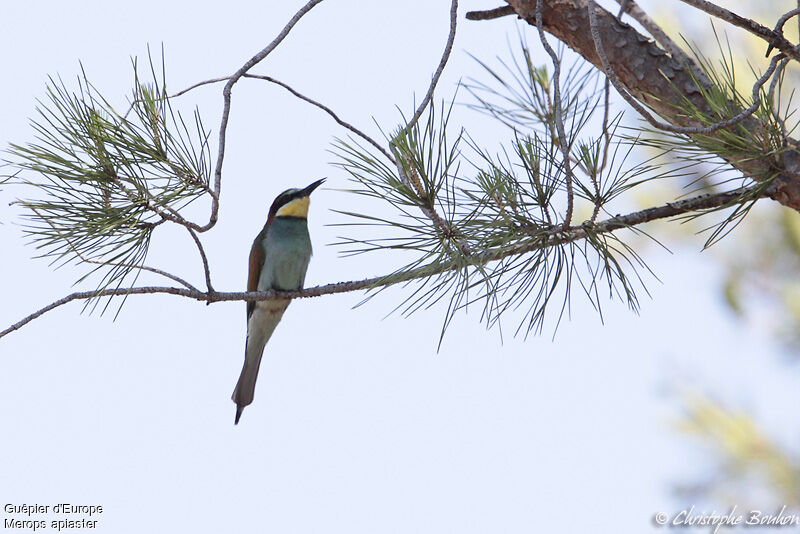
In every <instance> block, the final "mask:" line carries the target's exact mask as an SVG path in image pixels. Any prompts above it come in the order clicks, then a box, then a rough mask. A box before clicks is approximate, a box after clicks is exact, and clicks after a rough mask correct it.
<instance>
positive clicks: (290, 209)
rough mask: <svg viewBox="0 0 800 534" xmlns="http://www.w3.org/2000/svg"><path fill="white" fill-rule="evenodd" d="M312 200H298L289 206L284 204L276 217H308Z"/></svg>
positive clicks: (306, 198)
mask: <svg viewBox="0 0 800 534" xmlns="http://www.w3.org/2000/svg"><path fill="white" fill-rule="evenodd" d="M310 201H311V199H309V198H308V197H302V198H296V199H294V200H292V201H291V202H289V203H288V204H284V205H283V206H281V208H280V209H279V210H278V213H276V214H275V215H276V216H277V217H302V218H304V219H305V218H307V217H308V205H309V203H310Z"/></svg>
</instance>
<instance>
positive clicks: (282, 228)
mask: <svg viewBox="0 0 800 534" xmlns="http://www.w3.org/2000/svg"><path fill="white" fill-rule="evenodd" d="M262 243H263V245H264V250H265V252H266V254H265V257H264V267H262V269H261V276H260V278H259V281H258V290H259V291H266V290H267V289H282V290H284V291H294V290H297V289H302V288H303V282H304V281H305V279H306V271H307V270H308V262H309V260H310V259H311V238H310V237H309V235H308V221H306V219H303V218H299V217H276V218H275V219H273V221H272V224H270V225H269V228H268V229H267V233H266V235H265V236H264V238H263V240H262Z"/></svg>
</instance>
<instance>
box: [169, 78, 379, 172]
mask: <svg viewBox="0 0 800 534" xmlns="http://www.w3.org/2000/svg"><path fill="white" fill-rule="evenodd" d="M242 78H252V79H254V80H264V81H267V82H270V83H274V84H275V85H279V86H281V87H283V88H284V89H286V90H287V91H289V92H290V93H292V94H293V95H294V96H296V97H297V98H299V99H300V100H303V101H304V102H308V103H309V104H311V105H312V106H316V107H318V108H319V109H321V110H322V111H324V112H325V113H327V114H328V115H330V116H331V118H333V120H335V121H336V123H337V124H338V125H339V126H341V127H343V128H346V129H347V130H350V131H351V132H353V133H354V134H356V135H357V136H359V137H361V138H362V139H364V140H365V141H366V142H368V143H369V144H371V145H372V146H374V147H375V148H377V149H378V150H380V152H381V153H382V154H383V155H384V156H386V158H387V159H388V160H389V161H391V162H392V163H394V158H393V157H392V155H391V154H389V152H387V151H386V149H385V148H383V147H382V146H381V145H380V144H379V143H378V142H377V141H375V140H374V139H373V138H371V137H370V136H368V135H367V134H365V133H364V132H362V131H361V130H359V129H358V128H356V127H355V126H353V125H352V124H350V123H349V122H347V121H344V120H342V119H340V118H339V116H338V115H337V114H336V113H335V112H334V111H333V110H332V109H331V108H329V107H328V106H326V105H325V104H322V103H321V102H318V101H316V100H314V99H313V98H309V97H307V96H305V95H304V94H302V93H300V92H299V91H297V90H296V89H294V88H293V87H291V86H290V85H288V84H286V83H284V82H282V81H280V80H278V79H276V78H273V77H272V76H266V75H263V74H250V73H246V74H244V75H243V76H242ZM230 79H231V76H222V77H220V78H211V79H209V80H203V81H201V82H197V83H195V84H193V85H190V86H189V87H187V88H185V89H181V90H180V91H178V92H177V93H174V94H171V95H169V96H168V97H167V98H176V97H179V96H182V95H185V94H186V93H188V92H189V91H191V90H192V89H197V88H198V87H202V86H204V85H210V84H212V83H219V82H224V81H226V80H230Z"/></svg>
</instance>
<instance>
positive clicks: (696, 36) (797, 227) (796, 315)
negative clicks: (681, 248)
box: [640, 0, 800, 353]
mask: <svg viewBox="0 0 800 534" xmlns="http://www.w3.org/2000/svg"><path fill="white" fill-rule="evenodd" d="M643 4H644V3H643ZM792 4H793V3H792V2H756V3H754V2H749V1H747V0H728V1H726V2H723V3H722V4H721V5H724V7H726V8H728V9H732V10H734V11H736V12H737V13H740V14H745V15H747V16H750V17H752V18H754V19H755V20H758V21H759V22H761V23H762V24H764V25H766V26H768V27H772V25H773V24H774V21H776V20H777V19H778V18H779V17H780V16H781V15H782V14H783V13H784V12H786V11H788V10H791V9H792V8H793V7H796V6H795V5H792ZM644 5H645V6H646V4H644ZM646 7H647V6H646ZM653 13H654V15H655V18H656V20H657V22H658V23H659V24H661V25H662V27H664V28H665V29H667V30H668V31H669V32H670V33H672V34H673V35H675V34H680V35H682V36H683V37H684V39H685V40H686V41H687V42H689V43H692V48H694V49H695V50H714V49H720V48H722V50H724V52H723V53H721V54H720V55H719V56H720V57H719V59H717V60H715V61H716V62H717V63H718V64H719V66H720V68H721V70H722V72H724V73H726V83H728V84H730V85H731V87H732V88H734V89H736V91H738V92H739V93H740V94H744V95H747V94H749V93H750V92H751V91H752V84H753V83H754V81H755V80H756V78H757V75H756V72H757V71H756V70H755V69H757V68H758V66H759V65H761V66H763V65H765V64H766V61H767V60H766V59H763V58H764V52H765V50H766V44H765V42H764V41H763V40H762V39H760V38H758V37H756V36H753V35H750V34H749V33H747V32H744V31H742V30H738V29H731V30H726V31H724V32H720V33H718V32H717V30H714V28H713V27H712V24H711V22H710V21H709V18H706V17H697V18H696V19H695V22H693V23H685V21H686V20H687V19H686V17H682V18H680V12H679V11H676V10H674V9H672V8H666V7H663V6H661V5H654V6H653ZM721 24H722V23H719V22H715V23H714V26H715V27H717V28H719V27H720V26H721ZM727 28H730V27H729V26H727ZM784 33H785V34H786V36H787V37H788V38H790V39H792V40H797V38H798V22H797V18H794V19H792V20H790V21H789V22H788V23H787V24H786V26H785V27H784ZM720 44H722V47H720V46H719V45H720ZM751 60H752V61H753V63H751ZM798 86H800V67H798V65H797V63H796V62H789V64H788V66H787V67H786V69H785V72H784V75H783V80H782V83H781V88H780V90H779V93H778V95H777V99H776V103H775V107H776V108H777V109H782V110H785V112H786V113H782V114H783V116H790V115H792V114H793V113H794V108H795V107H796V102H794V101H793V99H792V96H793V94H794V90H795V88H797V87H798ZM792 119H794V120H795V121H796V119H797V117H792ZM721 163H723V162H721V160H718V161H709V162H707V163H706V164H703V165H700V166H698V167H696V168H694V169H690V171H691V172H690V173H689V174H688V175H686V176H684V177H682V178H679V179H678V180H674V181H671V182H668V181H662V182H659V184H658V188H659V189H660V190H661V191H660V193H656V194H661V193H663V194H666V195H669V194H672V195H675V194H689V193H690V192H691V193H694V192H696V191H697V190H698V189H702V190H705V191H708V192H713V191H718V190H722V189H721V187H720V186H721V185H723V184H725V183H726V182H727V181H728V180H730V179H735V177H736V174H738V173H731V172H727V173H726V172H725V171H724V167H725V166H724V165H722V166H720V164H721ZM681 164H683V161H680V162H678V161H676V165H681ZM649 200H650V196H648V197H641V198H640V203H641V205H642V206H649V205H652V204H648V202H649ZM751 211H752V213H751V214H749V215H748V219H747V225H742V226H739V227H737V229H736V231H735V232H733V233H732V234H731V235H730V239H726V240H724V241H723V242H721V243H719V244H718V245H716V246H714V247H713V248H711V249H710V251H711V254H712V255H713V256H714V257H715V258H716V259H717V260H718V261H719V262H720V265H721V266H722V268H723V269H724V271H725V274H724V276H723V277H722V280H721V283H720V287H719V292H720V295H721V297H722V299H723V300H724V302H725V303H726V305H727V306H728V308H729V309H730V310H731V312H732V313H733V314H734V315H735V316H736V317H738V318H739V319H740V320H742V321H746V322H747V323H749V324H750V325H751V326H754V327H757V328H763V329H766V330H767V332H768V333H769V334H771V335H773V336H774V337H775V339H777V340H779V341H780V342H781V343H783V344H784V345H785V347H786V349H787V350H788V351H790V352H795V353H800V282H799V281H800V248H799V247H800V245H799V243H800V214H798V213H796V212H792V211H791V210H788V209H786V208H783V207H782V206H780V205H779V204H777V203H775V202H770V201H764V202H759V203H758V206H757V208H756V209H753V210H751ZM660 224H661V225H662V227H664V228H661V229H659V231H661V230H666V231H668V232H670V234H671V237H673V238H676V239H681V238H683V239H684V240H686V241H687V242H691V243H694V242H695V237H694V234H695V233H697V232H703V231H704V230H706V229H707V228H706V226H705V225H703V224H699V223H698V222H696V221H694V222H692V223H690V224H685V225H681V226H676V225H669V224H664V223H660Z"/></svg>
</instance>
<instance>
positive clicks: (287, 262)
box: [231, 178, 325, 424]
mask: <svg viewBox="0 0 800 534" xmlns="http://www.w3.org/2000/svg"><path fill="white" fill-rule="evenodd" d="M324 181H325V179H324V178H323V179H322V180H317V181H316V182H314V183H313V184H311V185H309V186H308V187H306V188H303V189H288V190H286V191H284V192H283V193H281V194H280V195H278V198H276V199H275V202H273V203H272V207H271V208H270V209H269V217H267V223H266V224H265V225H264V228H262V229H261V232H259V234H258V236H256V240H255V241H253V246H252V248H251V249H250V269H249V272H248V276H247V291H267V290H269V289H277V290H283V291H296V290H298V289H302V288H303V282H304V281H305V278H306V270H307V269H308V261H309V260H310V259H311V238H310V237H309V235H308V222H307V217H308V205H309V202H310V199H309V195H311V192H312V191H314V189H316V188H317V187H319V186H320V184H322V182H324ZM288 306H289V299H277V300H262V301H259V302H248V303H247V341H246V343H245V352H244V366H243V367H242V373H241V374H240V375H239V381H238V382H237V383H236V389H234V390H233V396H232V397H231V398H232V399H233V402H235V403H236V420H235V422H234V423H235V424H238V423H239V418H240V417H241V416H242V411H243V410H244V407H245V406H247V405H248V404H250V403H251V402H253V393H254V391H255V388H256V378H257V377H258V367H259V366H260V365H261V356H262V355H263V354H264V346H265V345H266V344H267V341H269V338H270V337H271V336H272V332H274V331H275V327H276V326H278V323H279V322H280V320H281V317H283V312H285V311H286V308H287V307H288Z"/></svg>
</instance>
